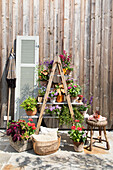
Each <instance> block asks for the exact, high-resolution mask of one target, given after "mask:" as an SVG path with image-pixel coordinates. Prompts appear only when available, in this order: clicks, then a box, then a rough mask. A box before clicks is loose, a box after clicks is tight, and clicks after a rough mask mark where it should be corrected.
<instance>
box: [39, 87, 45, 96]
mask: <svg viewBox="0 0 113 170" xmlns="http://www.w3.org/2000/svg"><path fill="white" fill-rule="evenodd" d="M45 92H46V87H44V86H42V87H39V89H38V95H39V96H42V97H43V96H44V95H45Z"/></svg>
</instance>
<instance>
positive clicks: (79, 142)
mask: <svg viewBox="0 0 113 170" xmlns="http://www.w3.org/2000/svg"><path fill="white" fill-rule="evenodd" d="M68 133H69V135H70V138H71V139H72V140H73V144H74V150H75V151H76V152H82V151H83V146H84V143H85V140H86V139H87V135H86V131H84V127H83V126H82V124H81V123H80V122H79V120H75V125H74V126H72V127H71V130H70V131H69V132H68Z"/></svg>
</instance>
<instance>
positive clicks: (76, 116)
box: [73, 106, 84, 123]
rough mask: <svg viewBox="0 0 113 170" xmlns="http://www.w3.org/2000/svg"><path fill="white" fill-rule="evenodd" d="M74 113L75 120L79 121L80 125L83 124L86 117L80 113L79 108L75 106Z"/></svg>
mask: <svg viewBox="0 0 113 170" xmlns="http://www.w3.org/2000/svg"><path fill="white" fill-rule="evenodd" d="M73 112H74V118H75V119H78V120H79V121H80V123H83V121H84V116H83V115H82V114H81V113H80V111H79V110H78V107H76V106H73Z"/></svg>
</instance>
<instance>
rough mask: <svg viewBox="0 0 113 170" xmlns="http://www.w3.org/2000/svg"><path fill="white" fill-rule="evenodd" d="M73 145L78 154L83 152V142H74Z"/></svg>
mask: <svg viewBox="0 0 113 170" xmlns="http://www.w3.org/2000/svg"><path fill="white" fill-rule="evenodd" d="M73 144H74V150H75V151H76V152H83V149H84V148H83V146H84V143H83V142H74V141H73Z"/></svg>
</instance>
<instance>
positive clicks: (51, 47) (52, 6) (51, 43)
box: [49, 0, 54, 60]
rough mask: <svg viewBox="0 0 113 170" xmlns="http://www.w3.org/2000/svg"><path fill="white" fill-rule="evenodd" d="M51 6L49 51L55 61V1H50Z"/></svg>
mask: <svg viewBox="0 0 113 170" xmlns="http://www.w3.org/2000/svg"><path fill="white" fill-rule="evenodd" d="M49 5H50V14H49V15H50V21H49V22H50V24H49V25H50V28H49V36H50V50H49V55H50V60H52V59H53V48H54V46H53V33H54V32H53V14H54V2H53V0H50V1H49Z"/></svg>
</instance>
